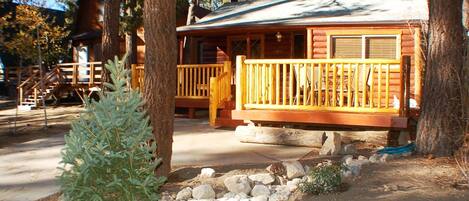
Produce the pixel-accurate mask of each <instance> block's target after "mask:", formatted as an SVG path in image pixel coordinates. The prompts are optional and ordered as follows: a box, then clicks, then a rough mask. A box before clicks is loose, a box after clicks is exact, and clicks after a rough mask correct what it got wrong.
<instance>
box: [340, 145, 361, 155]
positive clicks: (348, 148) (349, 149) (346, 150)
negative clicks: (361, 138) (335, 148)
mask: <svg viewBox="0 0 469 201" xmlns="http://www.w3.org/2000/svg"><path fill="white" fill-rule="evenodd" d="M340 152H341V154H343V155H346V154H352V155H353V154H356V153H357V148H355V145H354V144H347V145H345V146H343V147H342V150H341V151H340Z"/></svg>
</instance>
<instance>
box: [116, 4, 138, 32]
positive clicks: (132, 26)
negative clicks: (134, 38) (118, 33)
mask: <svg viewBox="0 0 469 201" xmlns="http://www.w3.org/2000/svg"><path fill="white" fill-rule="evenodd" d="M130 1H132V0H127V1H125V3H124V4H123V6H122V10H123V11H124V12H123V14H122V15H121V19H120V25H121V27H122V29H123V31H124V32H132V31H134V30H136V29H138V28H140V27H142V26H143V0H133V1H135V2H134V3H135V5H132V3H130ZM129 10H131V11H129Z"/></svg>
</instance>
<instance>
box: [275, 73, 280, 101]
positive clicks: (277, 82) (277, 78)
mask: <svg viewBox="0 0 469 201" xmlns="http://www.w3.org/2000/svg"><path fill="white" fill-rule="evenodd" d="M275 86H276V87H275V104H276V105H280V64H275Z"/></svg>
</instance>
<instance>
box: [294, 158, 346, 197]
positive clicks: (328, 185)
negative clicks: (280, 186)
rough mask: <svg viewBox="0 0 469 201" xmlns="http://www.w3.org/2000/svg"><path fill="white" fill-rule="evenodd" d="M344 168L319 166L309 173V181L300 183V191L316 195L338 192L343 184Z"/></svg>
mask: <svg viewBox="0 0 469 201" xmlns="http://www.w3.org/2000/svg"><path fill="white" fill-rule="evenodd" d="M344 168H345V167H344V166H339V165H329V164H327V165H319V166H317V167H313V168H311V170H310V172H308V177H310V179H309V180H308V181H303V182H302V183H300V185H299V187H300V190H301V191H303V192H307V193H312V194H314V195H318V194H327V193H332V192H336V191H337V190H338V189H339V187H340V185H341V184H342V174H341V172H342V170H344Z"/></svg>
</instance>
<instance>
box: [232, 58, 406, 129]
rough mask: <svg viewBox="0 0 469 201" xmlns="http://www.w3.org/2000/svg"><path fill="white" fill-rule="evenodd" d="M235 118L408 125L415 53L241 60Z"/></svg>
mask: <svg viewBox="0 0 469 201" xmlns="http://www.w3.org/2000/svg"><path fill="white" fill-rule="evenodd" d="M236 62H237V63H236V110H234V111H233V112H232V116H233V118H234V119H240V120H244V121H245V122H249V121H257V122H283V123H302V124H304V123H307V124H322V125H339V126H365V127H381V128H397V129H404V128H407V126H408V118H409V112H410V104H409V101H410V66H411V65H410V57H408V56H404V57H402V59H401V60H393V59H366V60H365V59H246V58H245V57H244V56H238V57H237V60H236Z"/></svg>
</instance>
